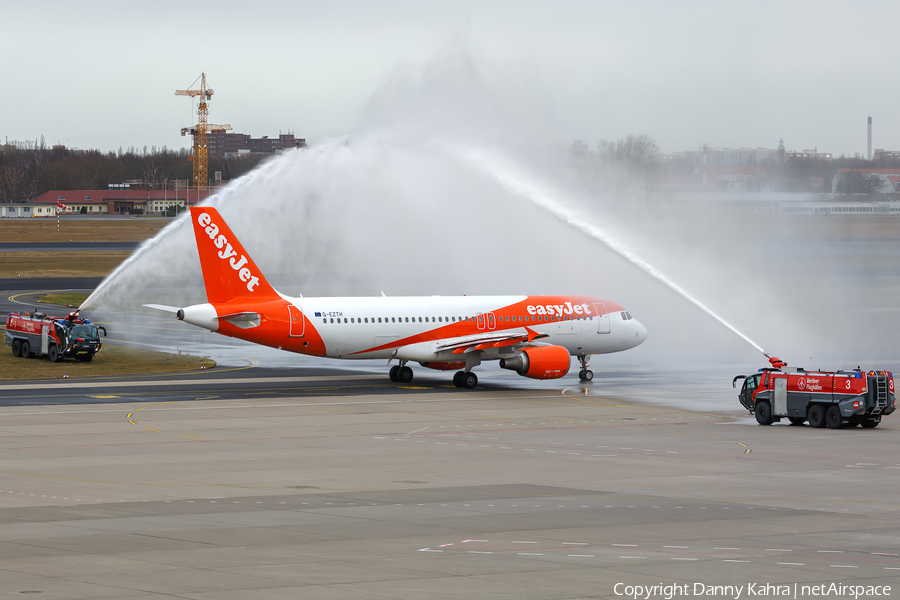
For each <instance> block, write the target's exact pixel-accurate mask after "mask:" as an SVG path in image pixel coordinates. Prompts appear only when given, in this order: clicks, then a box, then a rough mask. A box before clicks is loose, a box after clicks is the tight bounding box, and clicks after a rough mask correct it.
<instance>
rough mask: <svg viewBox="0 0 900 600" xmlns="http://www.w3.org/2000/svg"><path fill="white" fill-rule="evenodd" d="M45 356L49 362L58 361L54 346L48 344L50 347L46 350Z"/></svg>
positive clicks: (57, 352) (57, 351)
mask: <svg viewBox="0 0 900 600" xmlns="http://www.w3.org/2000/svg"><path fill="white" fill-rule="evenodd" d="M47 358H49V359H50V362H59V350H58V349H57V348H56V346H50V349H49V350H48V351H47Z"/></svg>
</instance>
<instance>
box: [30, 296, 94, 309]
mask: <svg viewBox="0 0 900 600" xmlns="http://www.w3.org/2000/svg"><path fill="white" fill-rule="evenodd" d="M88 296H90V294H44V295H43V296H41V298H40V300H41V302H42V303H45V304H58V305H60V306H69V305H71V306H72V307H73V308H78V307H79V306H81V303H82V302H84V301H85V300H87V298H88Z"/></svg>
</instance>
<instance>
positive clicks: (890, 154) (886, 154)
mask: <svg viewBox="0 0 900 600" xmlns="http://www.w3.org/2000/svg"><path fill="white" fill-rule="evenodd" d="M873 158H874V160H879V159H882V158H886V159H894V160H898V159H900V150H885V149H884V148H876V149H875V156H874V157H873Z"/></svg>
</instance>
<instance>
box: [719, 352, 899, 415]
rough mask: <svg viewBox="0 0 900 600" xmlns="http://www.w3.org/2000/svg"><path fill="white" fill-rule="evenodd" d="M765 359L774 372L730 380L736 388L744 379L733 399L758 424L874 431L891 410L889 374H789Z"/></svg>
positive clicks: (857, 371) (768, 370) (779, 364)
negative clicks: (737, 401)
mask: <svg viewBox="0 0 900 600" xmlns="http://www.w3.org/2000/svg"><path fill="white" fill-rule="evenodd" d="M769 360H770V362H771V363H772V365H773V368H765V369H760V370H759V372H758V373H755V374H753V375H738V376H737V377H735V378H734V380H733V381H732V386H734V387H736V384H737V381H738V380H739V379H743V380H744V383H743V385H742V386H741V391H740V393H739V394H738V399H739V400H740V402H741V404H742V405H743V406H744V408H746V409H747V410H749V411H750V412H751V413H753V414H754V415H755V416H756V421H757V422H758V423H759V424H760V425H771V424H772V423H775V422H778V421H780V420H781V419H782V418H783V417H786V418H787V419H788V420H789V421H790V422H791V424H792V425H802V424H803V423H804V422H806V421H808V422H809V424H810V426H811V427H825V426H826V425H827V426H828V427H830V428H832V429H840V428H842V427H844V426H847V425H849V426H850V427H855V426H857V425H862V426H863V427H865V428H873V427H877V426H878V424H879V423H881V417H882V416H884V415H889V414H891V413H892V412H894V409H895V407H896V399H895V397H894V376H893V374H892V373H891V372H890V371H877V372H876V371H868V372H865V371H863V370H861V369H855V370H852V371H806V370H804V369H799V368H797V369H790V370H789V369H788V368H787V364H786V363H783V362H782V361H780V360H778V359H777V358H770V359H769Z"/></svg>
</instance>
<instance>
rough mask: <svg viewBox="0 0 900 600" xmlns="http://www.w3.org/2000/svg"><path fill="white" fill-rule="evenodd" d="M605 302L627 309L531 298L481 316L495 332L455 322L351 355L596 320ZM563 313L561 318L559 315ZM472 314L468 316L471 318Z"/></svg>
mask: <svg viewBox="0 0 900 600" xmlns="http://www.w3.org/2000/svg"><path fill="white" fill-rule="evenodd" d="M595 302H597V303H603V305H605V306H606V313H603V314H609V313H611V312H617V311H622V310H625V309H624V308H622V307H621V306H619V305H618V304H616V303H615V302H610V301H609V300H603V299H601V298H589V297H587V296H529V297H527V298H526V299H525V300H522V301H521V302H516V303H514V304H510V305H508V306H503V307H500V308H498V309H496V310H492V311H487V312H484V313H482V314H485V315H487V314H488V313H493V314H494V317H495V326H494V328H493V329H489V328H488V324H487V322H485V326H484V328H483V329H479V328H478V322H477V321H476V320H469V321H457V322H456V323H449V324H447V325H443V326H440V327H436V328H434V329H429V330H428V331H423V332H422V333H417V334H416V335H412V336H409V337H405V338H402V339H399V340H394V341H392V342H388V343H387V344H382V345H380V346H375V347H373V348H369V349H367V350H359V351H357V352H351V353H349V354H348V356H353V355H355V354H366V353H368V352H378V351H380V350H390V349H391V348H400V347H401V346H409V345H411V344H419V343H422V342H435V341H438V340H445V339H448V338H456V337H464V336H467V335H476V334H479V333H486V332H489V331H505V330H508V329H521V328H523V327H531V328H534V327H537V326H540V325H542V324H546V323H555V322H559V321H563V317H566V320H568V319H569V317H572V318H575V317H579V316H589V317H595V316H597V314H598V313H597V310H596V309H595V307H594V303H595ZM584 304H587V306H588V310H589V311H590V312H589V313H587V314H586V315H584V314H583V315H578V314H577V313H576V312H575V310H574V306H575V305H579V306H581V305H584ZM528 306H534V307H537V306H541V307H543V309H544V312H545V313H546V312H549V310H548V308H547V307H549V306H552V307H554V316H553V317H552V318H551V317H550V315H547V314H544V315H535V316H532V315H531V314H530V313H529V311H528ZM557 307H562V308H561V311H560V310H556V308H557ZM559 312H562V313H563V314H562V315H559V314H558V313H559ZM526 315H527V316H529V317H530V318H531V319H535V318H541V319H543V320H541V321H535V320H529V321H525V320H524V318H525V316H526ZM471 316H472V315H469V317H471ZM519 316H521V317H522V318H523V320H522V321H519V320H518V317H519ZM506 317H509V319H510V320H509V321H507V320H506ZM513 317H516V320H515V321H513V320H512V318H513ZM307 322H309V319H307Z"/></svg>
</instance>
